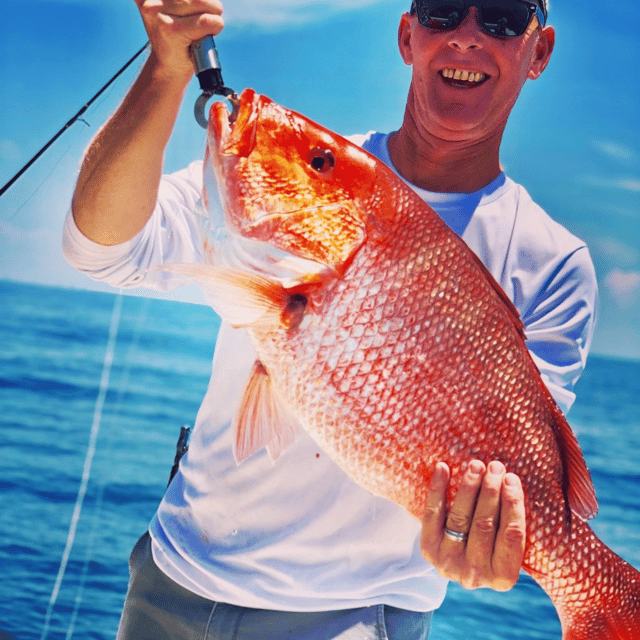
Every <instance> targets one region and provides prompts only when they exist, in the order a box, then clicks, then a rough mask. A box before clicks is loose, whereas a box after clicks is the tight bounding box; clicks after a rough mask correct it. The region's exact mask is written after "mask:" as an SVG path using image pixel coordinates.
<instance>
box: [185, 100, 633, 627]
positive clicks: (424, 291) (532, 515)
mask: <svg viewBox="0 0 640 640" xmlns="http://www.w3.org/2000/svg"><path fill="white" fill-rule="evenodd" d="M205 164H206V165H207V166H206V168H205V191H206V193H205V199H207V198H209V199H213V197H214V196H213V194H212V192H211V189H212V186H211V185H208V182H209V180H210V176H208V175H207V171H210V170H211V168H213V170H214V171H215V174H216V177H217V182H218V185H219V189H220V197H221V199H222V202H223V205H224V213H225V218H226V222H225V223H226V226H227V229H229V230H230V231H229V233H230V234H231V236H232V237H233V238H234V242H237V243H239V244H238V246H245V247H250V249H246V250H245V253H247V252H249V251H253V252H254V253H253V254H252V258H251V260H248V261H245V263H243V258H242V255H243V252H242V251H240V252H238V251H236V253H235V257H234V258H233V259H232V260H229V261H227V263H226V264H225V263H224V262H225V261H224V259H223V258H221V257H220V256H218V257H214V258H213V259H212V262H214V263H215V266H212V265H211V266H206V267H204V268H199V267H194V266H191V267H189V266H184V267H183V270H184V272H186V273H190V274H191V275H193V276H195V277H197V278H198V279H199V280H200V281H201V282H202V283H203V284H204V286H205V288H206V289H207V292H208V294H209V297H210V300H211V303H212V305H213V306H214V308H215V309H216V311H218V313H219V314H220V315H221V316H222V317H223V318H224V319H226V320H228V321H229V322H230V323H231V324H234V325H236V326H244V327H246V329H247V331H248V332H249V334H250V335H251V337H252V340H253V343H254V345H255V349H256V353H257V354H258V358H259V362H257V363H256V365H255V367H254V371H253V375H252V378H251V380H250V381H249V384H248V387H247V391H246V393H245V396H244V400H243V405H242V407H241V408H240V411H239V413H238V419H237V421H236V429H237V457H238V459H239V460H241V459H243V458H244V457H246V456H248V455H250V454H251V453H253V452H254V451H255V450H257V449H259V448H261V447H263V446H267V447H268V448H269V450H270V452H271V453H272V455H273V457H277V455H278V453H279V451H280V450H281V449H282V448H284V447H286V446H287V444H288V443H290V442H291V441H292V440H293V439H294V438H295V433H296V430H297V429H298V428H299V427H298V425H300V426H302V427H303V428H304V429H305V430H306V431H307V432H308V433H309V434H310V435H311V436H312V437H313V438H314V439H315V440H316V441H317V442H318V444H319V445H320V446H321V447H322V448H323V449H324V450H325V452H326V453H327V454H328V455H330V456H331V457H332V458H333V459H334V460H335V462H336V463H337V464H338V465H339V466H341V467H342V468H343V469H344V470H345V471H346V472H347V473H348V474H349V475H350V477H351V478H353V480H354V481H355V482H357V483H359V484H360V485H362V486H363V487H365V488H366V489H368V490H369V491H371V492H372V493H374V494H376V495H379V496H383V497H385V498H387V499H389V500H392V501H393V502H396V503H397V504H399V505H401V506H403V507H404V508H405V509H407V511H409V512H410V513H412V514H413V515H414V516H415V517H416V518H421V517H422V515H423V512H424V508H425V501H426V491H427V487H428V485H429V481H430V476H431V472H432V469H433V467H434V465H435V463H436V462H437V461H439V460H444V461H445V462H447V464H448V465H449V466H450V468H451V469H452V485H453V486H452V492H455V490H456V489H457V487H458V485H459V482H460V479H461V477H462V475H463V473H464V470H465V468H466V465H467V464H468V463H469V461H470V460H471V459H474V458H477V459H482V460H484V461H485V462H489V461H491V460H496V459H497V460H501V461H502V462H503V463H504V464H505V465H506V467H507V469H508V470H509V471H512V472H514V473H516V474H518V475H519V476H520V478H521V479H522V483H523V486H524V489H525V499H526V511H527V543H526V551H525V560H524V564H523V568H524V569H525V571H527V572H528V573H529V574H531V576H532V577H533V578H534V579H535V580H536V581H537V582H538V583H539V584H540V585H541V586H542V588H543V589H544V590H545V591H546V592H547V594H548V595H549V596H550V597H551V599H552V600H553V602H554V605H555V606H556V609H557V611H558V614H559V617H560V620H561V623H562V626H563V634H564V635H563V637H564V638H565V639H566V640H569V639H571V640H605V639H614V638H618V639H625V640H640V573H638V572H637V571H636V570H635V569H634V568H633V567H631V566H630V565H628V564H627V563H625V562H624V561H623V560H622V559H621V558H619V557H618V556H616V555H615V554H614V553H613V552H612V551H611V550H610V549H608V548H607V547H606V546H605V545H604V544H603V543H602V542H601V541H600V540H598V538H597V537H596V536H595V534H594V533H593V532H592V530H591V529H590V528H589V526H588V525H587V524H586V522H585V520H587V519H588V518H590V517H592V516H593V515H594V514H595V512H596V511H597V504H596V499H595V494H594V491H593V486H592V484H591V480H590V477H589V473H588V471H587V468H586V465H585V462H584V460H583V457H582V454H581V452H580V449H579V447H578V443H577V441H576V439H575V437H574V435H573V433H572V431H571V428H570V427H569V425H568V424H567V422H566V420H565V418H564V416H563V415H562V413H561V412H560V410H559V409H558V407H557V406H556V404H555V402H554V401H553V399H552V397H551V395H550V394H549V392H548V390H547V389H546V387H545V386H544V384H543V382H542V380H541V378H540V375H539V373H538V370H537V369H536V366H535V364H534V363H533V361H532V359H531V357H530V355H529V352H528V350H527V348H526V346H525V342H524V334H523V327H522V324H521V322H520V320H519V318H518V314H517V311H516V310H515V308H514V306H513V305H512V303H511V302H510V301H509V300H508V299H507V298H506V297H505V295H504V294H503V292H502V291H501V289H500V287H499V285H498V284H497V283H496V282H495V281H494V280H493V278H492V277H491V275H490V274H489V273H488V272H487V271H486V269H485V268H484V267H483V265H482V264H481V263H480V261H479V260H478V259H477V258H476V257H475V255H474V254H473V253H472V252H471V251H470V250H469V249H468V247H467V246H466V245H465V244H464V242H463V241H462V240H460V239H459V238H458V237H457V236H456V235H455V234H454V233H453V232H452V231H450V230H449V229H448V227H447V226H446V225H445V224H444V223H443V222H442V220H441V219H440V218H439V217H438V216H437V214H436V213H435V212H434V211H433V210H432V209H431V208H430V207H429V206H427V205H426V204H425V203H424V202H423V201H422V200H421V199H420V198H419V197H418V196H417V195H416V194H415V193H414V192H413V191H412V190H411V189H410V188H408V187H407V186H406V185H405V184H404V183H403V182H402V181H401V180H399V179H398V178H397V177H396V176H395V174H393V172H392V171H390V170H389V169H388V168H387V167H386V166H384V165H383V164H382V163H380V162H379V161H377V160H376V159H374V158H373V157H371V156H370V155H369V154H367V153H366V152H364V151H363V150H361V149H359V148H358V147H356V146H355V145H352V144H351V143H349V142H348V141H346V140H344V139H343V138H341V137H339V136H337V135H335V134H333V133H331V132H329V131H327V130H326V129H323V128H322V127H320V126H318V125H316V124H314V123H313V122H311V121H309V120H308V119H306V118H304V117H303V116H301V115H298V114H295V113H293V112H291V111H288V110H286V109H284V108H283V107H281V106H279V105H277V104H275V103H273V102H272V101H270V100H269V99H268V98H265V97H263V96H258V95H256V94H255V93H254V92H253V91H250V90H247V91H245V92H244V93H243V95H242V99H241V103H240V109H239V113H238V117H237V120H236V121H235V123H234V124H233V125H230V124H229V122H228V113H227V111H226V108H225V107H224V106H223V105H222V104H221V103H217V104H214V105H213V107H212V111H211V118H210V125H209V141H208V151H207V161H206V163H205ZM243 243H246V244H245V245H243ZM260 247H265V248H266V249H265V257H264V259H263V260H261V259H260V257H256V256H255V249H256V248H260ZM213 251H216V248H215V247H214V248H213ZM223 253H224V252H223ZM274 425H276V427H277V428H274ZM452 495H453V493H452Z"/></svg>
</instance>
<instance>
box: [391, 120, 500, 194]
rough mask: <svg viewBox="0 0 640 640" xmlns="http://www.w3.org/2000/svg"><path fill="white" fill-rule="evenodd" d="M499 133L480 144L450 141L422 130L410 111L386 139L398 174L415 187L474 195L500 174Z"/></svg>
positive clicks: (481, 141)
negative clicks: (400, 125)
mask: <svg viewBox="0 0 640 640" xmlns="http://www.w3.org/2000/svg"><path fill="white" fill-rule="evenodd" d="M501 140H502V131H500V132H498V134H496V135H495V136H494V137H492V138H489V139H484V140H480V141H471V140H460V141H453V142H452V141H450V140H443V139H440V138H437V137H436V136H434V135H432V134H430V133H428V132H426V131H423V130H421V129H420V128H419V127H418V126H417V124H416V122H415V120H414V119H413V118H412V116H411V114H410V112H409V111H407V113H405V118H404V122H403V124H402V127H401V128H400V129H399V130H398V131H395V132H393V133H392V134H391V135H390V136H389V155H390V156H391V161H392V162H393V165H394V167H395V168H396V170H397V171H398V173H399V174H400V175H401V176H402V177H403V178H405V179H406V180H408V181H409V182H410V183H411V184H414V185H415V186H417V187H420V188H422V189H426V190H427V191H436V192H442V193H473V192H474V191H478V189H482V188H483V187H486V186H487V185H488V184H489V183H491V182H492V181H493V180H495V179H496V178H497V177H498V175H500V172H501V168H500V159H499V152H500V142H501Z"/></svg>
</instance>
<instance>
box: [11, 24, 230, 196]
mask: <svg viewBox="0 0 640 640" xmlns="http://www.w3.org/2000/svg"><path fill="white" fill-rule="evenodd" d="M148 46H149V42H147V43H145V45H144V46H143V47H142V48H141V49H140V50H139V51H137V52H136V53H135V54H134V55H133V57H132V58H130V59H129V60H128V61H127V62H126V63H125V64H124V66H123V67H122V68H121V69H119V70H118V71H117V72H116V73H115V74H114V75H113V76H112V77H111V78H110V79H109V81H108V82H107V83H106V84H105V85H104V86H103V87H102V88H101V89H100V90H99V91H98V92H97V93H96V94H95V95H94V96H93V97H92V98H91V99H90V100H89V101H88V102H86V103H85V104H84V105H83V106H82V107H81V108H80V110H79V111H78V113H76V114H75V115H74V116H73V117H72V118H71V119H70V120H69V121H68V122H67V123H65V125H64V126H63V127H62V128H61V129H60V130H59V131H58V132H57V133H56V134H55V135H54V136H53V137H52V138H51V140H49V141H48V142H47V143H46V144H45V145H44V146H43V147H42V148H41V149H40V150H39V151H38V152H37V153H36V154H35V155H34V156H33V157H32V158H31V159H30V160H29V161H28V162H27V163H26V164H25V165H24V166H23V167H22V168H21V169H20V171H18V173H16V174H15V175H14V176H13V177H12V178H11V179H10V180H9V181H8V182H7V183H6V184H5V185H4V186H3V187H2V188H0V196H2V195H3V194H4V193H5V192H6V191H7V190H8V189H9V188H10V187H11V186H12V185H13V184H14V183H15V182H16V181H17V180H18V179H19V178H20V177H21V176H22V175H23V174H24V173H25V172H26V171H27V170H28V169H29V167H31V165H32V164H33V163H34V162H36V160H38V158H39V157H40V156H41V155H42V154H43V153H44V152H45V151H46V150H47V149H48V148H49V147H50V146H51V145H52V144H53V143H54V142H55V141H56V140H57V139H58V138H59V137H60V136H61V135H62V134H63V133H64V132H65V131H66V130H67V129H69V127H71V125H73V124H75V123H76V122H77V121H78V120H80V119H81V118H82V116H83V114H84V113H85V111H86V110H87V109H88V108H89V107H90V106H91V105H92V104H93V103H94V102H95V101H96V100H97V99H98V98H99V97H100V96H101V95H102V94H103V93H104V92H105V91H106V90H107V89H108V88H109V87H110V86H111V85H112V84H113V83H114V82H115V81H116V79H117V78H118V77H119V76H120V75H121V74H122V73H124V71H126V69H127V68H128V67H129V66H130V65H131V64H132V63H133V62H134V61H135V60H136V58H137V57H138V56H139V55H140V54H141V53H142V52H143V51H144V50H145V49H146V48H147V47H148ZM189 52H190V54H191V59H192V61H193V66H194V68H195V71H196V75H197V77H198V81H199V83H200V88H201V89H202V94H201V95H200V97H199V98H198V99H197V100H196V103H195V106H194V115H195V118H196V121H197V122H198V124H199V125H200V126H201V127H203V128H205V129H206V128H207V126H208V119H207V117H206V116H205V106H206V104H207V102H208V100H209V99H210V98H211V97H212V96H213V95H214V94H217V95H220V96H223V97H225V98H227V99H228V100H229V102H230V103H231V104H232V106H233V110H234V111H233V112H232V118H233V114H234V113H235V111H236V109H237V105H238V96H237V94H236V92H235V91H234V90H233V89H230V88H229V87H226V86H225V85H224V81H223V80H222V67H221V65H220V59H219V58H218V51H217V49H216V45H215V42H214V40H213V36H205V37H204V38H202V39H201V40H198V41H197V42H194V43H193V44H192V45H191V46H190V47H189Z"/></svg>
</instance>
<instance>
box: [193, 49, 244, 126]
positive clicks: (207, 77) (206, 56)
mask: <svg viewBox="0 0 640 640" xmlns="http://www.w3.org/2000/svg"><path fill="white" fill-rule="evenodd" d="M189 53H190V55H191V60H192V61H193V66H194V68H195V70H196V75H197V76H198V82H199V83H200V88H201V89H202V94H201V95H200V97H199V98H198V99H197V100H196V103H195V106H194V109H193V113H194V115H195V118H196V121H197V122H198V124H199V125H200V126H201V127H203V128H204V129H206V128H207V126H208V124H209V122H208V118H207V116H206V115H205V114H206V112H205V107H206V104H207V102H208V101H209V99H210V98H211V97H212V96H213V95H214V94H216V95H219V96H222V97H224V98H227V99H228V100H229V102H230V103H231V105H232V106H233V111H232V114H231V119H233V118H234V114H235V111H236V109H237V105H238V95H237V94H236V92H235V91H234V90H233V89H229V87H225V86H224V81H223V79H222V67H221V66H220V60H219V58H218V51H217V49H216V44H215V42H214V40H213V36H205V37H204V38H202V39H201V40H198V41H197V42H194V43H193V44H192V45H191V46H190V47H189Z"/></svg>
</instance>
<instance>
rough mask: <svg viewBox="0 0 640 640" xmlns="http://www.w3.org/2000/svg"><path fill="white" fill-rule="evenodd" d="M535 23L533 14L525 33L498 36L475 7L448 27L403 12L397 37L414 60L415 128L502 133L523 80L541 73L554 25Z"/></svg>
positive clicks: (472, 137)
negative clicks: (484, 25) (432, 25)
mask: <svg viewBox="0 0 640 640" xmlns="http://www.w3.org/2000/svg"><path fill="white" fill-rule="evenodd" d="M515 1H517V0H514V2H515ZM537 25H538V23H537V20H536V19H535V18H534V19H533V20H532V22H531V24H530V25H529V29H528V30H527V32H526V33H525V34H524V35H522V36H520V37H516V38H496V37H493V36H491V35H489V34H487V33H485V32H484V31H482V29H481V27H480V25H479V24H478V22H477V9H476V8H475V7H471V8H470V9H469V12H468V13H467V16H466V17H465V19H464V20H463V22H462V23H461V24H460V25H459V26H458V27H457V28H456V29H454V30H452V31H436V30H433V29H427V28H426V27H423V26H422V25H421V24H420V23H419V22H418V18H417V17H416V16H415V15H409V14H404V15H403V16H402V19H401V22H400V28H399V33H398V42H399V47H400V53H401V55H402V57H403V59H404V61H405V62H406V63H407V64H410V65H412V66H413V78H412V90H411V94H410V99H409V109H410V112H411V115H412V117H413V119H414V121H415V123H416V125H417V127H418V128H419V130H422V129H424V130H425V131H426V132H428V133H430V134H433V135H435V136H436V137H438V138H440V139H444V140H451V141H472V142H474V141H477V142H480V141H482V140H483V139H486V138H489V137H493V136H495V135H498V136H501V135H502V131H503V130H504V127H505V126H506V122H507V118H508V116H509V113H510V112H511V109H512V107H513V105H514V104H515V102H516V99H517V97H518V94H519V93H520V89H521V88H522V85H523V84H524V83H525V81H526V79H527V78H537V77H538V76H539V75H540V73H542V71H543V69H544V68H545V66H546V64H547V62H548V60H549V56H550V55H551V51H552V49H553V43H554V31H553V28H552V27H545V28H544V29H539V28H538V26H537ZM465 72H466V73H465ZM451 76H453V77H451ZM465 78H467V79H466V80H465Z"/></svg>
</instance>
